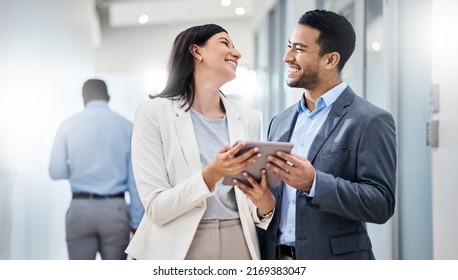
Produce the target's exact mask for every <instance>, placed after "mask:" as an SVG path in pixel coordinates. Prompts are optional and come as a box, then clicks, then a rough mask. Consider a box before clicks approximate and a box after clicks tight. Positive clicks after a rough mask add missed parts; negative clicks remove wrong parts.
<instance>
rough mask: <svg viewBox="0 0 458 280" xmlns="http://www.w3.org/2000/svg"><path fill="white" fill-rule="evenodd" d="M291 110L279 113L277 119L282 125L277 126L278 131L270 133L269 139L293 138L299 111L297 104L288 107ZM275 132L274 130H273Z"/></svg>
mask: <svg viewBox="0 0 458 280" xmlns="http://www.w3.org/2000/svg"><path fill="white" fill-rule="evenodd" d="M288 110H289V111H290V112H289V113H286V114H281V115H278V116H277V118H280V119H278V120H276V121H277V122H278V123H279V124H281V125H282V127H276V128H275V129H279V132H278V133H276V132H275V133H274V134H272V135H271V134H270V133H268V136H269V139H268V140H269V141H278V142H289V141H290V140H291V135H292V134H293V131H294V126H295V125H296V120H297V116H298V112H297V110H296V106H291V107H290V108H289V109H288ZM273 132H274V131H273Z"/></svg>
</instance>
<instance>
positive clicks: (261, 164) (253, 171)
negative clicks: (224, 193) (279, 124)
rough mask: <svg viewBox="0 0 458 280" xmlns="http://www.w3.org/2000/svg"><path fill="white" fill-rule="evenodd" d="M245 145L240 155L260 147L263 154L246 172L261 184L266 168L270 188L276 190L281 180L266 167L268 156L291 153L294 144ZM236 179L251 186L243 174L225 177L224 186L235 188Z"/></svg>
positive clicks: (256, 143)
mask: <svg viewBox="0 0 458 280" xmlns="http://www.w3.org/2000/svg"><path fill="white" fill-rule="evenodd" d="M245 143H246V144H245V146H244V147H243V148H242V150H240V151H239V153H238V154H242V153H243V152H245V151H247V150H248V149H251V148H254V147H258V148H259V152H260V153H261V157H259V158H258V159H257V160H256V161H255V162H254V163H253V164H251V165H250V166H248V167H247V168H246V169H245V170H244V171H246V172H248V174H250V175H251V176H253V177H254V178H255V179H256V181H258V182H259V181H260V180H261V170H262V169H263V168H265V169H266V172H267V183H268V185H269V187H271V188H276V187H277V186H278V180H279V178H278V176H276V175H275V174H274V173H273V172H271V171H270V170H269V169H268V168H267V167H266V163H267V162H268V160H267V156H269V155H274V154H275V153H276V152H277V151H283V152H286V153H291V150H292V148H293V146H294V144H293V143H290V142H269V141H245ZM236 156H237V155H236ZM234 178H235V179H237V180H239V181H241V182H243V183H245V184H246V185H248V186H250V183H248V181H247V180H246V179H245V177H243V175H242V173H239V174H236V175H232V176H225V177H224V178H223V185H228V186H233V185H234V183H233V182H232V179H234Z"/></svg>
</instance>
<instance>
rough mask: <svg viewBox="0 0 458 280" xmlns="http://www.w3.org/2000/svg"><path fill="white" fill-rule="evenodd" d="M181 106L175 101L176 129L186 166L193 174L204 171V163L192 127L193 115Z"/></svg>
mask: <svg viewBox="0 0 458 280" xmlns="http://www.w3.org/2000/svg"><path fill="white" fill-rule="evenodd" d="M180 105H181V103H180V102H179V101H173V110H174V111H175V113H176V114H177V118H176V119H175V127H176V130H177V134H178V139H177V140H178V141H179V142H180V147H181V149H182V151H183V155H184V158H185V160H186V164H187V165H188V168H189V170H190V171H191V174H192V173H195V172H198V171H199V170H201V169H202V163H201V161H200V154H199V146H198V144H197V140H196V136H195V133H194V127H193V125H192V119H191V113H190V112H189V111H188V112H186V111H185V110H184V109H183V108H180V107H181V106H180Z"/></svg>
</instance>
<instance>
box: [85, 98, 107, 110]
mask: <svg viewBox="0 0 458 280" xmlns="http://www.w3.org/2000/svg"><path fill="white" fill-rule="evenodd" d="M106 107H108V102H107V101H105V100H92V101H89V102H88V103H86V109H89V108H106Z"/></svg>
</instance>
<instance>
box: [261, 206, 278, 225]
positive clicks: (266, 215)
mask: <svg viewBox="0 0 458 280" xmlns="http://www.w3.org/2000/svg"><path fill="white" fill-rule="evenodd" d="M274 210H275V208H274V209H272V210H270V212H268V213H266V214H262V213H261V212H259V209H258V217H259V219H260V220H261V223H264V222H265V221H267V220H268V219H270V218H271V217H272V216H273V215H274Z"/></svg>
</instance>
